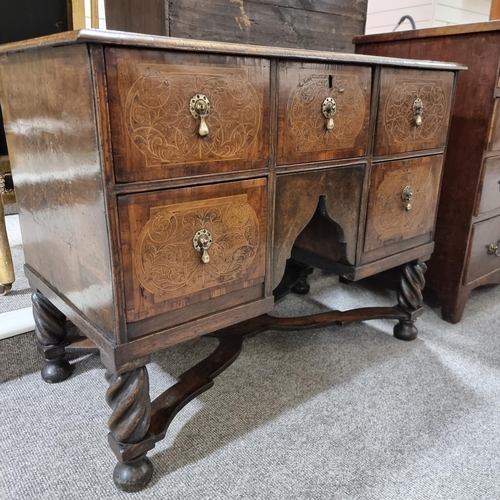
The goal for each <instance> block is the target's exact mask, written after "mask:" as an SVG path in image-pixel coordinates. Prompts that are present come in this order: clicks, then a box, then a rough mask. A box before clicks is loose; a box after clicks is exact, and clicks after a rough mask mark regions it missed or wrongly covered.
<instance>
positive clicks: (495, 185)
mask: <svg viewBox="0 0 500 500" xmlns="http://www.w3.org/2000/svg"><path fill="white" fill-rule="evenodd" d="M480 196H481V197H480V199H479V205H478V207H477V209H476V212H475V215H479V214H484V213H486V212H490V211H491V210H496V209H497V208H500V156H494V157H491V158H486V159H485V160H484V165H483V179H482V189H481V195H480Z"/></svg>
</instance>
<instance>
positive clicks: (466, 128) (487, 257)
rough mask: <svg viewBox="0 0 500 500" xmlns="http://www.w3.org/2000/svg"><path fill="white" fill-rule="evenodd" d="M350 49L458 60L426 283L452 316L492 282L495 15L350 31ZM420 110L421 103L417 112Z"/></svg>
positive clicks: (495, 263)
mask: <svg viewBox="0 0 500 500" xmlns="http://www.w3.org/2000/svg"><path fill="white" fill-rule="evenodd" d="M354 43H355V44H356V52H358V53H360V54H370V55H379V56H391V57H409V58H412V59H427V60H440V61H450V62H459V63H462V64H464V65H466V66H467V67H468V68H469V69H468V71H465V72H463V73H462V74H461V75H460V78H459V79H458V85H457V94H456V99H455V105H454V108H453V114H452V121H451V128H450V137H449V142H448V149H447V153H446V162H445V165H444V176H443V186H442V192H441V198H440V203H439V209H438V219H437V224H436V234H435V243H436V247H435V250H434V253H433V255H432V259H431V260H430V261H429V263H428V272H427V285H428V286H429V287H430V288H432V289H433V290H434V291H435V292H436V293H437V295H438V297H439V299H440V302H441V305H442V315H443V318H444V319H445V320H446V321H449V322H451V323H457V322H458V321H460V319H461V317H462V313H463V310H464V307H465V304H466V301H467V299H468V297H469V294H470V292H471V290H472V289H474V288H476V287H478V286H480V285H485V284H488V283H499V282H500V251H499V246H500V156H499V155H500V102H499V99H500V80H499V60H500V22H498V21H495V22H489V23H478V24H470V25H461V26H448V27H443V28H430V29H422V30H417V31H404V32H399V33H385V34H380V35H369V36H361V37H357V38H355V39H354ZM423 113H424V114H423V116H425V113H426V111H425V109H424V112H423Z"/></svg>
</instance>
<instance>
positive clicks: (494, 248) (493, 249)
mask: <svg viewBox="0 0 500 500" xmlns="http://www.w3.org/2000/svg"><path fill="white" fill-rule="evenodd" d="M499 243H500V242H499ZM486 248H487V249H488V255H494V256H495V257H500V251H499V249H498V243H497V244H496V245H493V243H490V244H489V245H488V246H487V247H486Z"/></svg>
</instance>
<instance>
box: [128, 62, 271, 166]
mask: <svg viewBox="0 0 500 500" xmlns="http://www.w3.org/2000/svg"><path fill="white" fill-rule="evenodd" d="M218 70H220V71H217V70H215V69H214V70H213V72H212V73H209V72H207V70H206V69H205V68H200V69H199V73H190V72H189V71H187V70H186V71H185V72H183V73H178V72H177V73H176V72H175V67H174V69H172V70H169V68H168V67H167V66H164V65H161V66H155V65H149V66H147V67H144V68H143V70H142V75H141V77H140V78H138V79H137V80H136V81H135V82H134V83H133V85H132V86H131V88H130V90H129V92H128V96H127V101H126V116H127V130H128V134H129V137H130V138H131V140H132V142H133V143H134V145H135V146H136V147H137V148H138V149H139V151H141V153H142V154H144V156H145V158H146V165H147V166H153V167H154V166H160V165H162V164H169V163H170V164H176V163H181V162H182V163H186V162H193V161H201V160H203V161H205V160H208V159H217V158H219V159H235V160H236V159H246V158H247V157H248V156H251V155H252V154H253V148H254V147H255V143H256V141H255V139H256V136H257V132H258V129H259V126H260V122H261V109H260V101H259V96H258V95H257V92H256V91H255V89H254V88H253V86H252V85H251V84H250V82H249V81H248V74H247V72H246V71H245V70H244V69H243V70H242V69H238V68H236V69H235V70H233V71H227V70H226V71H224V70H223V69H222V68H218ZM196 94H204V95H206V96H207V97H208V99H209V100H210V105H211V110H210V115H209V116H208V118H207V120H206V121H207V126H208V129H209V135H208V136H207V137H205V138H201V137H199V136H198V127H199V121H198V120H196V119H195V118H194V117H193V116H192V115H191V113H190V111H189V102H190V100H191V98H192V97H193V96H194V95H196Z"/></svg>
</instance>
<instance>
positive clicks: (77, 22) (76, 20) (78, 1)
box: [72, 0, 86, 30]
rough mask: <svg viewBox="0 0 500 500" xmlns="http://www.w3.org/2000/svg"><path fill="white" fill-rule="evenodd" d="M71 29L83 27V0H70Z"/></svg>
mask: <svg viewBox="0 0 500 500" xmlns="http://www.w3.org/2000/svg"><path fill="white" fill-rule="evenodd" d="M72 16H73V29H74V30H79V29H82V28H85V26H86V24H85V0H72Z"/></svg>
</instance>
